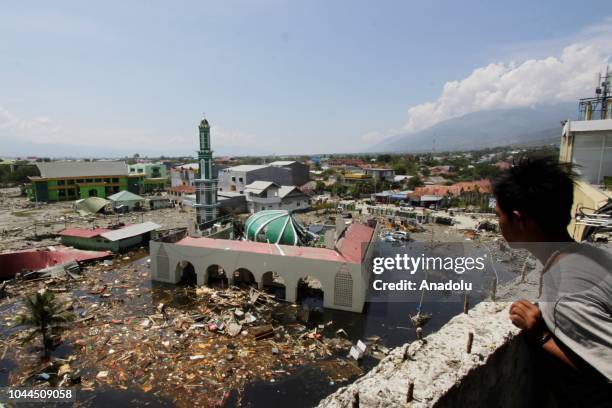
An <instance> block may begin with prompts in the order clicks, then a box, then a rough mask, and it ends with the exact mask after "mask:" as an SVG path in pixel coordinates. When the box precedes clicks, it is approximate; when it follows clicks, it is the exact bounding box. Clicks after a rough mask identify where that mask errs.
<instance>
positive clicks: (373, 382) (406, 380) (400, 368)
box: [319, 268, 539, 408]
mask: <svg viewBox="0 0 612 408" xmlns="http://www.w3.org/2000/svg"><path fill="white" fill-rule="evenodd" d="M538 276H539V268H538V269H536V270H535V271H533V272H532V273H531V274H529V275H527V277H526V279H525V282H523V283H521V282H520V278H517V279H516V280H514V281H512V282H510V283H509V284H508V285H506V286H505V287H503V288H499V290H498V292H497V298H498V300H499V299H503V301H498V302H491V301H485V302H482V303H480V304H478V305H476V306H475V307H474V308H473V309H471V310H469V312H468V314H460V315H457V316H455V317H454V318H453V319H451V320H450V321H449V322H448V323H447V324H446V325H444V326H443V327H442V329H440V330H439V331H437V332H435V333H432V334H430V335H429V336H427V337H425V338H424V339H423V340H417V341H415V342H413V343H410V344H405V345H403V346H401V347H397V348H395V349H393V350H392V351H391V352H390V353H389V355H388V356H387V357H386V358H384V359H383V360H381V361H380V363H379V364H378V366H376V367H375V368H374V369H372V370H371V371H370V372H369V373H367V374H366V375H365V376H363V377H361V378H360V379H358V380H357V381H355V382H354V383H353V384H351V385H349V386H346V387H343V388H340V389H339V390H338V391H337V392H335V393H334V394H332V395H330V396H328V397H327V398H325V399H324V400H322V401H321V402H320V404H319V407H320V408H340V407H350V406H354V405H352V404H353V402H354V401H355V398H356V395H358V397H357V398H358V399H359V406H360V407H388V406H393V407H402V406H409V407H430V406H434V405H436V406H449V407H452V406H470V407H488V406H497V407H503V406H507V407H520V406H529V402H530V398H532V397H533V392H531V391H532V390H531V389H530V387H531V385H532V384H533V380H534V377H533V375H534V374H533V370H532V369H531V367H532V365H531V364H532V361H533V360H532V355H531V352H530V348H529V347H527V346H526V344H525V343H524V339H523V338H522V336H520V335H519V330H518V329H517V328H516V327H514V326H513V325H512V324H511V323H510V320H509V319H508V311H509V307H510V304H511V302H510V301H511V300H514V299H516V297H517V296H518V295H519V293H520V296H521V297H526V296H527V297H528V298H529V297H531V299H532V300H533V299H534V298H535V296H536V294H537V287H538ZM469 333H472V334H473V344H472V347H471V352H469V353H468V352H467V350H466V347H467V342H468V337H469ZM411 384H412V385H411ZM409 395H410V397H409Z"/></svg>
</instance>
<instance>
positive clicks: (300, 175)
mask: <svg viewBox="0 0 612 408" xmlns="http://www.w3.org/2000/svg"><path fill="white" fill-rule="evenodd" d="M232 178H235V180H232ZM240 179H242V181H240ZM309 180H310V172H309V169H308V166H306V165H305V164H301V163H295V164H294V165H291V166H287V167H277V166H267V167H262V168H259V169H255V170H251V171H235V170H232V168H231V167H229V168H228V169H225V170H224V171H220V172H219V184H218V185H219V188H220V189H221V191H230V192H237V193H239V192H240V191H244V189H245V187H246V186H247V185H248V184H250V183H252V182H254V181H272V182H274V183H276V184H278V185H281V186H301V185H302V184H305V183H306V182H308V181H309Z"/></svg>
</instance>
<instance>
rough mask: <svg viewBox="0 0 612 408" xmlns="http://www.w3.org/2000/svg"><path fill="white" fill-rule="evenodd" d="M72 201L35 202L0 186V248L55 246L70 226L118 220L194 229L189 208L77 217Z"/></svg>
mask: <svg viewBox="0 0 612 408" xmlns="http://www.w3.org/2000/svg"><path fill="white" fill-rule="evenodd" d="M72 205H73V202H72V201H67V202H57V203H49V204H42V203H39V204H34V203H32V202H30V201H28V199H27V198H26V197H20V196H19V189H16V188H5V189H0V250H2V251H5V250H18V249H27V248H34V247H41V246H48V245H55V244H57V243H58V241H59V238H57V237H55V236H54V235H55V234H57V233H58V232H60V231H61V230H63V229H65V228H69V227H81V228H95V227H107V226H109V225H112V224H117V223H119V222H122V223H125V224H135V223H140V222H145V221H153V222H155V223H157V224H160V225H161V226H162V229H170V228H178V227H185V228H191V229H193V225H194V220H195V212H194V210H193V208H191V207H183V209H179V208H178V207H177V208H163V209H159V210H152V211H143V212H134V213H129V214H125V215H123V214H122V215H104V214H97V215H95V216H87V217H83V216H80V215H79V214H78V213H77V212H75V211H74V210H73V209H72Z"/></svg>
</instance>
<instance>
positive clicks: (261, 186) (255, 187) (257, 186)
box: [244, 181, 279, 193]
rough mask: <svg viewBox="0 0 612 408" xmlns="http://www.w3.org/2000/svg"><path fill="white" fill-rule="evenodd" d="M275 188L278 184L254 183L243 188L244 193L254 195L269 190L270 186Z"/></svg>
mask: <svg viewBox="0 0 612 408" xmlns="http://www.w3.org/2000/svg"><path fill="white" fill-rule="evenodd" d="M273 185H274V186H276V187H279V185H278V184H276V183H274V182H272V181H254V182H252V183H251V184H248V185H247V186H246V187H245V188H244V191H250V192H255V193H260V192H262V191H264V190H265V189H267V188H269V187H270V186H273Z"/></svg>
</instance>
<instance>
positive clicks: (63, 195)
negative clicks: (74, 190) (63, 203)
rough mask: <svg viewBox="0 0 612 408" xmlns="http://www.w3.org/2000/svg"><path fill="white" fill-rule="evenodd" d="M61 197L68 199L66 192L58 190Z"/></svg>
mask: <svg viewBox="0 0 612 408" xmlns="http://www.w3.org/2000/svg"><path fill="white" fill-rule="evenodd" d="M58 193H59V196H60V197H66V190H58Z"/></svg>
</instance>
